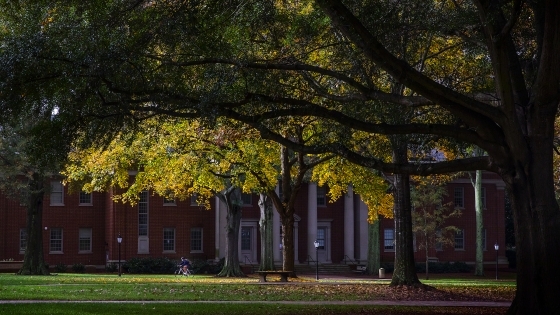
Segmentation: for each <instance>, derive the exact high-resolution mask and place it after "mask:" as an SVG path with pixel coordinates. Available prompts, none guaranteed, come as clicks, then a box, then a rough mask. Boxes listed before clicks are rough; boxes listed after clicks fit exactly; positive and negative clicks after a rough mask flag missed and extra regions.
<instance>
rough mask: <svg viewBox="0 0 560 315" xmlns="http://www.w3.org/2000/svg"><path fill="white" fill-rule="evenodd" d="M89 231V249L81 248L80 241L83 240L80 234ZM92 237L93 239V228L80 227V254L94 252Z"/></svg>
mask: <svg viewBox="0 0 560 315" xmlns="http://www.w3.org/2000/svg"><path fill="white" fill-rule="evenodd" d="M86 230H87V231H89V232H88V233H87V234H88V235H87V236H88V238H89V249H81V248H80V243H81V241H82V236H81V235H80V234H81V232H82V231H86ZM92 239H93V231H92V229H91V228H80V229H78V253H79V254H91V253H92V248H93V244H92V242H93V241H92Z"/></svg>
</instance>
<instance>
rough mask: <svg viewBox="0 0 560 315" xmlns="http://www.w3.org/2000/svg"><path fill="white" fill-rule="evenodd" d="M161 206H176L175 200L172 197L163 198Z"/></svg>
mask: <svg viewBox="0 0 560 315" xmlns="http://www.w3.org/2000/svg"><path fill="white" fill-rule="evenodd" d="M163 205H164V206H176V205H177V204H176V203H175V198H172V197H163Z"/></svg>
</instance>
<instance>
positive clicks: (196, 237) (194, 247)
mask: <svg viewBox="0 0 560 315" xmlns="http://www.w3.org/2000/svg"><path fill="white" fill-rule="evenodd" d="M191 252H202V228H192V229H191Z"/></svg>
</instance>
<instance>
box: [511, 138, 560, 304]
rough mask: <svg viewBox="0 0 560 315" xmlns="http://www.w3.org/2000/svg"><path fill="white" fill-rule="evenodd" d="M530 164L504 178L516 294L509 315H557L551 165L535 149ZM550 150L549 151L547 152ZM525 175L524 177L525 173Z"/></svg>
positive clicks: (558, 241)
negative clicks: (511, 214) (512, 230)
mask: <svg viewBox="0 0 560 315" xmlns="http://www.w3.org/2000/svg"><path fill="white" fill-rule="evenodd" d="M534 148H535V151H534V153H533V154H532V157H533V160H532V162H531V163H530V164H529V165H527V168H524V167H523V166H524V165H519V169H518V172H517V173H516V174H515V176H513V175H509V176H504V180H505V181H506V187H507V189H508V191H509V193H510V196H511V200H512V204H513V209H514V211H515V213H514V225H515V235H516V254H517V291H516V294H515V298H514V301H513V303H512V305H511V307H510V309H509V310H508V314H556V313H557V312H558V309H560V299H558V294H559V293H560V281H559V279H560V268H558V261H559V260H560V228H559V227H560V209H559V207H558V203H557V201H556V199H555V196H554V190H553V189H552V187H553V185H552V180H553V179H552V175H553V172H552V163H551V161H548V160H547V159H551V158H552V156H550V157H548V155H547V154H542V152H550V150H549V151H543V149H544V148H542V147H539V146H535V147H534ZM550 149H551V148H550ZM525 172H526V173H525Z"/></svg>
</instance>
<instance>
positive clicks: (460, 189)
mask: <svg viewBox="0 0 560 315" xmlns="http://www.w3.org/2000/svg"><path fill="white" fill-rule="evenodd" d="M458 191H460V192H461V203H462V205H460V206H457V205H456V204H455V196H456V193H457V192H458ZM453 205H454V206H455V208H459V209H465V188H464V187H455V188H454V189H453Z"/></svg>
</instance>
